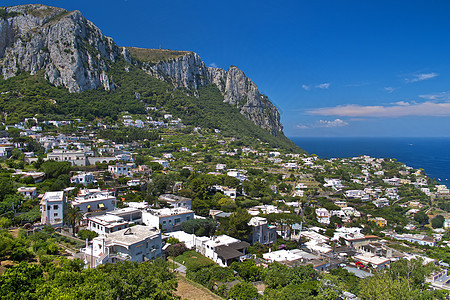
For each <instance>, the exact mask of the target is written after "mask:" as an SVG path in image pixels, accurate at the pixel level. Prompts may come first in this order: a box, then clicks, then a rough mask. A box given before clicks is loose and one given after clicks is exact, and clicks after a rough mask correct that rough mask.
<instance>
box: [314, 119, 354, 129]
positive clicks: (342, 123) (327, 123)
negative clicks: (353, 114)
mask: <svg viewBox="0 0 450 300" xmlns="http://www.w3.org/2000/svg"><path fill="white" fill-rule="evenodd" d="M347 125H348V123H347V122H345V121H342V120H341V119H336V120H334V121H327V120H320V121H319V124H318V125H317V127H326V128H334V127H343V126H347Z"/></svg>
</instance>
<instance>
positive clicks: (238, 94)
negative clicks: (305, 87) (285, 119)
mask: <svg viewBox="0 0 450 300" xmlns="http://www.w3.org/2000/svg"><path fill="white" fill-rule="evenodd" d="M143 68H144V69H145V70H146V71H147V72H148V73H150V74H151V75H153V76H156V77H157V78H159V79H160V80H165V81H170V82H171V83H172V84H173V85H174V86H176V87H184V88H188V89H197V88H198V87H200V86H203V85H206V84H215V85H216V86H217V87H218V88H219V90H220V91H221V92H222V94H223V95H224V101H225V102H227V103H229V104H231V105H234V106H236V107H237V108H239V109H240V111H241V113H242V114H243V115H245V116H246V117H247V118H248V119H250V120H251V121H252V122H253V123H255V124H256V125H258V126H259V127H261V128H264V129H266V130H268V131H269V132H270V133H271V134H272V135H275V136H276V135H277V134H279V133H280V132H282V130H283V126H282V125H281V123H280V114H279V112H278V110H277V108H276V107H275V106H274V105H273V104H272V103H271V102H270V101H269V99H268V98H267V96H265V95H263V94H261V93H260V92H259V90H258V87H257V86H256V84H255V83H254V82H253V81H252V80H250V79H249V78H248V77H246V76H245V74H244V72H242V71H241V70H240V69H239V68H237V67H236V66H231V67H230V68H229V69H228V71H226V70H224V69H221V68H211V67H206V66H205V63H204V62H203V61H202V60H201V59H200V57H199V56H198V55H197V54H196V53H192V52H191V53H187V54H185V55H183V56H181V57H177V58H173V59H167V60H163V61H160V62H157V63H154V62H152V63H143Z"/></svg>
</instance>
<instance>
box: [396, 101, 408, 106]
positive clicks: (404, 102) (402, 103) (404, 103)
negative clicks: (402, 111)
mask: <svg viewBox="0 0 450 300" xmlns="http://www.w3.org/2000/svg"><path fill="white" fill-rule="evenodd" d="M392 104H395V105H399V106H408V105H411V103H409V102H406V101H398V102H394V103H392Z"/></svg>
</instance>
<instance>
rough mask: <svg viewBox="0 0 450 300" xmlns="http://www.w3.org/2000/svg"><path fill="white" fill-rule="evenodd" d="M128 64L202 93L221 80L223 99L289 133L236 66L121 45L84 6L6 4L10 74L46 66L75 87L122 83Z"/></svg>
mask: <svg viewBox="0 0 450 300" xmlns="http://www.w3.org/2000/svg"><path fill="white" fill-rule="evenodd" d="M137 49H141V51H142V52H147V53H148V52H155V51H156V52H157V51H159V52H161V53H160V55H161V54H164V55H165V54H167V53H169V52H170V53H172V54H171V55H172V56H170V55H169V56H168V57H164V55H163V57H159V58H158V59H156V60H155V61H153V62H152V61H149V60H146V59H143V58H142V55H141V57H139V55H136V52H137ZM121 59H123V60H125V61H126V62H127V63H128V64H129V65H127V66H125V68H130V67H138V68H141V69H142V70H144V71H145V72H146V73H147V74H149V75H151V76H153V77H155V78H157V79H159V80H161V81H165V82H168V83H169V84H171V85H173V86H174V88H177V89H185V90H187V91H188V93H189V94H191V95H194V96H196V97H198V89H199V88H200V87H203V86H208V85H210V84H213V85H215V86H216V87H217V88H218V89H219V91H220V92H221V94H222V96H223V102H225V103H228V104H230V105H231V106H234V107H236V108H237V109H239V111H240V113H241V114H242V115H244V116H245V117H246V118H247V119H249V120H250V121H252V122H253V124H255V125H256V126H258V127H260V128H263V129H264V130H266V131H267V132H269V133H270V134H271V135H273V136H278V135H280V136H284V134H283V127H282V124H281V122H280V114H279V112H278V110H277V108H276V107H275V106H274V105H273V104H272V103H271V102H270V101H269V99H268V97H267V96H265V95H264V94H262V93H260V92H259V90H258V87H257V86H256V84H255V83H254V82H253V81H251V79H249V78H248V77H246V76H245V74H244V72H243V71H241V70H240V69H239V68H237V67H236V66H230V67H229V69H228V70H225V69H221V68H212V67H207V66H206V65H205V63H204V62H203V61H202V60H201V58H200V56H198V54H196V53H194V52H191V51H174V50H161V49H159V50H157V49H155V50H152V49H143V48H135V47H119V46H117V45H116V44H115V42H114V40H113V39H112V38H110V37H106V36H104V35H103V34H102V32H101V30H100V29H99V28H98V27H96V26H95V25H94V23H92V22H91V21H89V20H87V19H86V18H84V17H83V16H82V14H81V12H80V11H78V10H75V11H67V10H65V9H62V8H56V7H50V6H45V5H41V4H28V5H19V6H11V7H4V8H0V72H1V74H2V76H3V78H4V79H8V78H11V77H13V76H16V75H17V74H19V73H20V72H22V71H25V72H29V74H30V75H33V74H37V73H38V71H40V70H42V71H43V74H44V77H45V79H46V80H48V81H49V82H50V83H51V84H52V85H54V86H56V87H65V88H67V89H68V90H69V92H71V93H80V92H83V91H87V90H95V89H98V88H103V89H105V90H106V91H113V90H114V89H116V88H117V85H116V83H115V81H114V78H113V77H114V76H113V75H112V74H111V70H112V68H113V65H114V64H116V63H117V61H118V60H121Z"/></svg>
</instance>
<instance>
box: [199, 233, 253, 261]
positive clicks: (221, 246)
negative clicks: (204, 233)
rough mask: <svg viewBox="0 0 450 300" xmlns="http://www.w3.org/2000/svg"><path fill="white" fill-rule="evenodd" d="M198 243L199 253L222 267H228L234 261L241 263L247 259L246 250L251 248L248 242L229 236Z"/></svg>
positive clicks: (214, 237) (203, 240)
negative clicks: (240, 261)
mask: <svg viewBox="0 0 450 300" xmlns="http://www.w3.org/2000/svg"><path fill="white" fill-rule="evenodd" d="M196 243H197V245H196V248H197V251H198V252H200V253H201V254H202V255H204V256H206V257H208V258H209V259H211V260H213V261H214V262H215V263H217V264H219V265H220V266H221V267H228V266H229V265H230V264H231V263H232V262H233V261H239V260H240V259H242V258H244V257H246V253H245V252H246V249H247V248H248V246H250V244H249V243H247V242H244V241H241V240H238V239H235V238H233V237H231V236H227V235H219V236H213V237H212V238H204V239H201V240H200V239H197V241H196Z"/></svg>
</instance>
